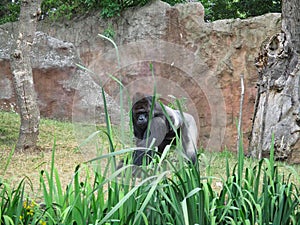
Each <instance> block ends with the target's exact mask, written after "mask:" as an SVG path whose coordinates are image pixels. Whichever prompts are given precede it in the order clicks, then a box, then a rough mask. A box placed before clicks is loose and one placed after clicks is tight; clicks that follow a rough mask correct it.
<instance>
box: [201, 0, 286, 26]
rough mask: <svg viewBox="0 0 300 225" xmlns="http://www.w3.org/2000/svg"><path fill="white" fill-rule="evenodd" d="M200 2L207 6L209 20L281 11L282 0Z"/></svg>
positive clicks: (210, 0) (208, 0) (202, 0)
mask: <svg viewBox="0 0 300 225" xmlns="http://www.w3.org/2000/svg"><path fill="white" fill-rule="evenodd" d="M200 2H201V3H202V4H203V6H204V8H205V19H206V20H207V21H214V20H219V19H230V18H248V17H252V16H259V15H263V14H265V13H269V12H281V0H226V1H224V0H200Z"/></svg>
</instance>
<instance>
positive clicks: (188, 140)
mask: <svg viewBox="0 0 300 225" xmlns="http://www.w3.org/2000/svg"><path fill="white" fill-rule="evenodd" d="M152 100H153V97H152V96H144V95H142V94H140V93H137V94H136V96H135V98H134V99H133V106H132V122H133V129H134V136H135V138H136V146H137V147H141V148H145V149H147V148H148V147H149V146H150V144H151V143H152V142H153V141H154V146H156V147H158V152H159V153H162V152H163V151H164V149H165V147H166V146H167V145H169V144H171V142H172V141H173V140H174V138H175V136H176V133H175V132H174V130H173V128H175V129H177V130H176V131H177V134H178V135H180V137H181V140H182V145H183V149H184V153H185V155H186V156H187V158H188V159H189V160H190V161H192V162H193V163H195V162H196V160H197V152H196V144H197V136H198V131H197V125H196V122H195V120H194V118H193V116H192V115H190V114H188V113H182V114H183V115H182V114H181V113H180V111H179V110H173V109H171V108H169V107H168V106H165V105H164V108H165V111H166V112H167V114H168V116H169V118H170V120H171V121H172V125H173V126H172V125H171V124H170V123H169V121H168V119H167V117H166V116H165V114H164V112H163V109H162V107H161V105H160V104H159V103H158V102H156V101H155V102H154V106H153V110H152V119H151V124H150V126H149V131H147V127H148V122H149V118H150V116H149V113H150V111H151V105H152ZM172 127H173V128H172ZM147 135H148V138H147ZM145 155H146V157H147V161H146V162H147V163H148V162H149V161H150V160H151V157H152V154H151V151H147V152H146V151H145V150H143V149H142V150H141V149H137V150H135V151H134V153H133V163H134V164H135V165H141V164H142V163H143V158H144V156H145Z"/></svg>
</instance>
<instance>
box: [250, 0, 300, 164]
mask: <svg viewBox="0 0 300 225" xmlns="http://www.w3.org/2000/svg"><path fill="white" fill-rule="evenodd" d="M299 8H300V1H299V0H283V2H282V32H281V33H280V34H276V35H274V36H273V37H271V38H270V39H269V40H268V41H267V42H266V43H265V44H264V45H262V47H261V51H260V53H259V56H258V57H257V59H256V66H257V68H258V75H259V81H258V85H257V89H258V93H257V99H256V103H255V110H254V117H253V124H252V133H251V136H250V144H249V151H250V155H252V156H254V157H258V158H261V157H268V155H269V150H270V147H271V141H272V135H274V141H275V143H274V148H275V157H276V159H277V160H285V159H288V160H289V161H291V162H297V163H298V162H300V139H299V138H300V92H299V91H300V87H299V85H300V80H299V76H300V73H299V49H300V11H299Z"/></svg>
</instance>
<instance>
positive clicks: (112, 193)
mask: <svg viewBox="0 0 300 225" xmlns="http://www.w3.org/2000/svg"><path fill="white" fill-rule="evenodd" d="M106 113H107V112H106ZM107 118H109V117H107ZM107 123H108V124H107V130H106V131H105V132H106V134H107V137H108V139H109V142H110V148H111V149H110V153H108V154H106V155H102V156H99V157H98V158H95V159H93V160H91V161H90V162H87V163H83V164H81V165H78V166H77V167H76V168H75V171H74V176H73V179H72V180H71V181H70V183H69V185H68V186H67V188H66V189H63V187H62V185H61V182H60V178H59V174H58V172H57V170H56V168H55V166H54V165H55V163H54V160H55V152H56V149H55V146H56V145H55V142H54V144H53V151H52V162H51V167H50V171H41V173H40V186H41V190H42V191H43V195H42V197H41V199H30V198H28V193H26V192H25V186H26V185H28V186H29V187H30V186H32V184H31V183H30V181H29V180H28V179H27V178H24V179H23V180H22V181H21V182H20V184H19V185H18V186H17V187H16V188H15V189H11V188H10V187H9V185H8V184H7V183H4V182H1V184H0V196H1V198H0V224H124V225H131V224H176V225H177V224H179V225H181V224H182V225H191V224H201V225H205V224H273V225H277V224H278V225H279V224H280V225H283V224H298V223H299V222H298V221H300V210H299V203H300V199H299V190H298V187H297V186H296V185H295V184H293V183H292V182H291V180H290V175H287V176H285V175H283V174H280V173H279V172H278V167H277V166H276V163H275V162H274V158H273V157H272V155H273V153H274V148H273V147H272V146H271V149H270V152H271V157H270V159H262V160H260V161H259V162H257V163H254V165H253V166H251V167H245V168H244V166H241V165H244V164H243V158H242V157H243V155H242V154H239V156H238V161H237V164H236V166H235V167H233V169H230V165H229V162H228V161H227V166H226V176H225V177H224V178H215V177H205V176H203V174H204V171H201V169H200V166H199V164H196V165H191V164H189V163H186V162H185V161H182V162H180V163H181V166H178V164H177V163H174V162H172V161H171V160H170V159H169V158H168V157H167V152H165V153H164V154H163V155H162V156H155V158H156V160H153V162H151V163H150V165H148V166H147V167H144V168H143V169H144V171H145V172H146V174H147V176H143V173H142V175H141V178H134V177H133V176H132V169H133V167H132V166H131V165H130V164H125V165H124V166H123V167H122V168H120V169H119V170H116V169H115V164H116V161H115V157H116V156H117V155H121V154H129V153H131V152H132V151H133V150H134V149H131V148H129V149H123V150H121V151H116V149H114V146H115V145H114V143H113V138H112V137H111V135H112V132H111V130H110V129H112V127H111V125H110V121H109V119H108V120H107ZM241 147H242V146H241ZM166 150H167V151H168V150H170V149H166ZM240 151H243V149H241V150H240ZM103 159H108V160H107V165H106V167H105V168H113V169H114V170H113V172H112V173H109V172H108V170H107V169H104V170H103V169H101V168H99V169H98V170H94V171H93V172H91V170H90V169H89V166H88V164H89V163H92V162H94V161H98V160H103ZM164 165H167V167H164ZM166 168H167V169H166ZM149 174H150V175H149ZM215 179H220V181H221V182H222V184H223V187H222V188H221V190H216V189H215V188H214V186H213V183H212V181H213V180H215Z"/></svg>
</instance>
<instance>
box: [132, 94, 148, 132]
mask: <svg viewBox="0 0 300 225" xmlns="http://www.w3.org/2000/svg"><path fill="white" fill-rule="evenodd" d="M150 108H151V99H150V98H149V97H143V98H141V99H139V100H138V101H136V102H135V103H134V104H133V106H132V122H133V125H134V126H137V127H138V128H140V130H143V131H144V130H145V129H146V128H147V124H148V119H149V112H150Z"/></svg>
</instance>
